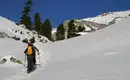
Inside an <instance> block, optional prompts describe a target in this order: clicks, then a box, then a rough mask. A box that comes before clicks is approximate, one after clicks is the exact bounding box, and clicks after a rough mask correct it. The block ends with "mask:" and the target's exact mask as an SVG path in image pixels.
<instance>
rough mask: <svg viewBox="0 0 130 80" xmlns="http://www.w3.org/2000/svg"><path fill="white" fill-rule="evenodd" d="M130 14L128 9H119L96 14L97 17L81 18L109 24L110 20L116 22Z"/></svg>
mask: <svg viewBox="0 0 130 80" xmlns="http://www.w3.org/2000/svg"><path fill="white" fill-rule="evenodd" d="M129 15H130V10H128V11H120V12H106V13H103V14H101V15H98V16H97V17H93V18H92V17H90V18H85V19H82V20H85V21H92V22H96V23H101V24H107V25H108V24H109V23H110V22H111V21H114V20H115V22H118V21H120V20H122V19H123V18H126V17H128V16H129Z"/></svg>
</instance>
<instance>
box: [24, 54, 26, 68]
mask: <svg viewBox="0 0 130 80" xmlns="http://www.w3.org/2000/svg"><path fill="white" fill-rule="evenodd" d="M24 68H25V70H26V55H25V56H24Z"/></svg>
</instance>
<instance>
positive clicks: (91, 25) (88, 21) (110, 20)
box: [64, 10, 130, 32]
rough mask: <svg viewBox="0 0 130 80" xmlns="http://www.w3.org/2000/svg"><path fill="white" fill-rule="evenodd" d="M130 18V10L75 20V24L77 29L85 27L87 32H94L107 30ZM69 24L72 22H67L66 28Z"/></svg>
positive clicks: (65, 23)
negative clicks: (110, 26) (108, 27)
mask: <svg viewBox="0 0 130 80" xmlns="http://www.w3.org/2000/svg"><path fill="white" fill-rule="evenodd" d="M128 16H130V10H127V11H120V12H106V13H103V14H100V15H98V16H96V17H89V18H84V19H74V24H75V27H76V28H78V27H79V26H82V27H85V31H87V32H92V31H96V30H99V29H102V28H105V27H107V26H109V25H112V24H115V23H117V22H119V21H121V20H123V19H124V18H127V17H128ZM69 22H70V20H65V21H64V26H65V27H68V23H69ZM65 29H67V28H65Z"/></svg>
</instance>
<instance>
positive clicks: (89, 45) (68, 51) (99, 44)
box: [24, 17, 130, 80]
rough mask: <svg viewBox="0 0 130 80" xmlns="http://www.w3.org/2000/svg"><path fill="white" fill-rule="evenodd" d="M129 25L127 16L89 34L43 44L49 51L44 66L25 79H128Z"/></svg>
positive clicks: (45, 49)
mask: <svg viewBox="0 0 130 80" xmlns="http://www.w3.org/2000/svg"><path fill="white" fill-rule="evenodd" d="M124 25H125V26H124ZM129 26H130V17H129V18H128V19H124V20H123V21H121V22H119V23H117V24H114V25H111V26H109V27H107V28H104V29H102V30H98V31H96V32H94V33H91V34H87V35H84V36H80V37H76V38H73V39H69V40H65V41H59V42H55V43H51V44H45V45H43V46H42V47H43V48H44V52H48V51H49V52H50V54H51V58H50V60H49V62H48V64H47V66H46V67H45V68H44V69H42V70H40V71H39V73H38V74H35V75H33V76H31V77H30V78H27V79H24V80H129V79H130V69H129V67H130V63H129V61H130V54H129V53H130V50H129V48H130V43H129V42H130V27H129ZM34 73H35V72H34Z"/></svg>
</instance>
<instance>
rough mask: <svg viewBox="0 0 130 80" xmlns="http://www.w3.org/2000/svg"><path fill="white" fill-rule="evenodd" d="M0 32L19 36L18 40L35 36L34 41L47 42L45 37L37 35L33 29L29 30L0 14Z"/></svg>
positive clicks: (10, 35)
mask: <svg viewBox="0 0 130 80" xmlns="http://www.w3.org/2000/svg"><path fill="white" fill-rule="evenodd" d="M0 32H4V33H7V34H8V35H9V37H16V38H20V41H22V40H24V39H28V40H29V39H30V38H32V37H35V39H36V42H43V43H44V42H49V40H48V39H47V38H46V37H43V36H41V35H38V34H37V33H36V32H35V31H29V30H27V29H25V26H23V25H19V26H18V25H16V24H15V23H14V22H12V21H10V20H8V19H6V18H4V17H1V16H0Z"/></svg>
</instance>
